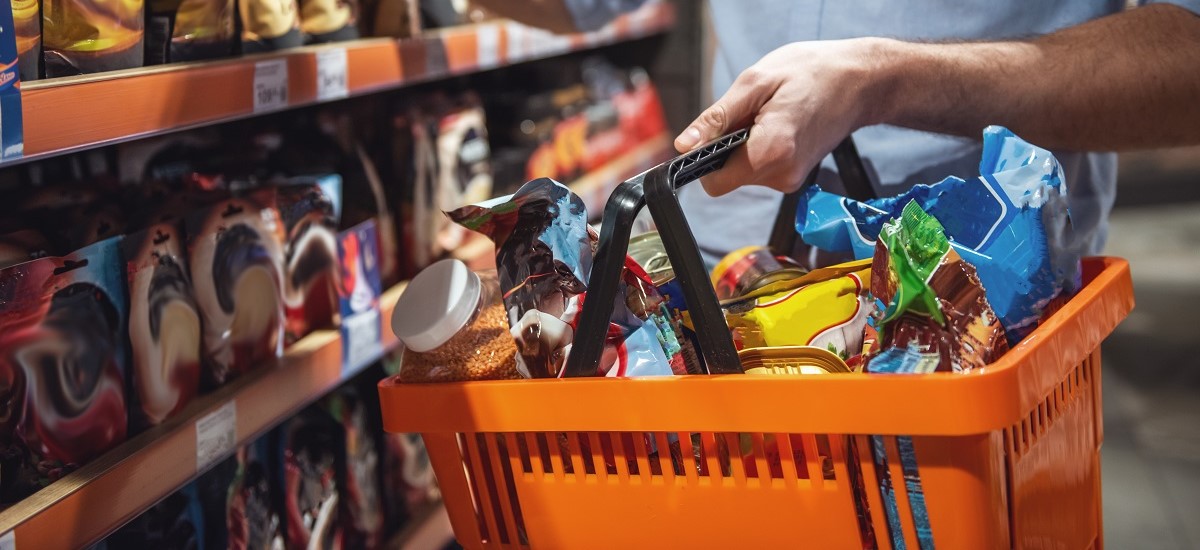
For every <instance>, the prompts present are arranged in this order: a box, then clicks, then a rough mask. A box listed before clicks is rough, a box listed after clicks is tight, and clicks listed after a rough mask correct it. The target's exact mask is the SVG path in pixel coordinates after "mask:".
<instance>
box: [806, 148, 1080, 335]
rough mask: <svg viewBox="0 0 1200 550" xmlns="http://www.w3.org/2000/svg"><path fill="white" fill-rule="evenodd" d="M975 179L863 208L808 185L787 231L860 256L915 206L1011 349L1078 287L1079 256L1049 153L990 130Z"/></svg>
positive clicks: (918, 190) (1060, 175) (1055, 164)
mask: <svg viewBox="0 0 1200 550" xmlns="http://www.w3.org/2000/svg"><path fill="white" fill-rule="evenodd" d="M979 173H980V174H983V175H982V176H980V177H978V178H975V179H972V180H962V179H959V178H956V177H948V178H946V179H945V180H943V181H941V182H940V183H937V184H934V185H918V186H916V187H913V188H912V189H910V190H909V191H907V192H905V193H903V194H901V195H899V196H896V197H892V198H886V199H873V200H869V201H866V202H858V201H853V200H850V199H847V198H845V197H839V196H836V195H833V194H830V193H826V192H823V191H821V190H820V189H819V188H817V187H815V186H814V187H812V188H810V189H809V190H808V191H807V192H806V193H805V194H804V195H802V197H801V200H800V205H799V207H798V208H797V210H796V229H797V231H799V232H800V235H801V237H802V238H803V239H804V242H806V243H809V244H811V245H813V246H816V247H818V248H821V249H823V250H830V251H835V252H853V253H854V255H855V256H856V257H858V258H860V259H861V258H869V257H871V256H872V255H873V254H874V253H875V239H876V237H877V236H878V235H879V232H880V230H881V229H882V227H883V224H884V223H885V222H887V221H888V220H890V219H892V218H894V217H899V216H900V213H901V211H902V210H903V208H904V207H905V205H907V204H908V202H909V201H916V202H917V204H918V205H919V206H920V207H921V208H922V209H923V210H925V211H926V212H928V213H929V214H930V215H932V216H933V217H935V218H937V219H938V220H939V221H940V222H941V224H942V225H943V226H944V227H945V231H946V235H947V237H949V238H950V246H952V247H953V248H954V249H955V250H956V251H957V252H958V254H959V255H960V256H962V258H963V259H964V260H966V261H967V262H968V263H970V264H971V265H973V266H975V268H976V269H977V270H978V275H979V279H980V281H981V282H982V283H983V287H984V288H985V289H986V290H987V299H988V301H989V302H990V303H991V304H992V307H993V308H995V311H996V314H997V315H999V317H1000V322H1001V324H1003V325H1004V328H1005V330H1006V331H1007V336H1008V341H1009V343H1010V344H1016V343H1017V342H1018V341H1020V340H1021V338H1023V337H1024V336H1025V335H1026V334H1028V333H1029V332H1030V331H1032V330H1033V328H1034V327H1036V326H1037V323H1038V322H1039V320H1040V319H1041V317H1042V314H1043V312H1044V308H1045V305H1046V304H1047V303H1049V302H1050V300H1051V299H1053V298H1054V297H1056V296H1058V295H1059V294H1060V293H1062V292H1067V293H1070V292H1074V291H1075V290H1076V289H1078V288H1079V286H1080V274H1081V272H1080V264H1079V260H1080V256H1081V251H1080V250H1079V249H1078V244H1075V243H1076V239H1075V238H1074V230H1073V228H1072V225H1071V218H1070V215H1069V214H1068V212H1067V189H1066V184H1065V182H1064V179H1063V173H1062V167H1061V166H1059V164H1058V161H1057V160H1056V159H1055V158H1054V156H1053V155H1052V154H1051V153H1050V152H1049V151H1047V150H1045V149H1042V148H1040V147H1037V146H1034V145H1031V144H1029V143H1026V142H1025V141H1023V140H1021V138H1019V137H1017V136H1016V135H1014V134H1013V133H1012V132H1009V131H1008V130H1006V129H1004V128H1001V127H999V126H989V127H988V128H986V129H984V132H983V157H982V159H981V160H980V163H979Z"/></svg>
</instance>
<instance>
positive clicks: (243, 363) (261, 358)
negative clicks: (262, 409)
mask: <svg viewBox="0 0 1200 550" xmlns="http://www.w3.org/2000/svg"><path fill="white" fill-rule="evenodd" d="M274 192H275V190H274V189H263V190H260V191H257V192H255V193H253V194H251V195H248V196H246V197H244V198H235V199H229V200H225V201H221V202H218V203H215V204H213V205H211V206H209V207H207V208H203V209H201V210H199V211H196V212H193V213H192V214H191V215H189V216H188V218H187V226H186V227H187V230H186V231H187V236H188V265H189V267H190V268H191V273H192V284H193V287H194V289H195V296H196V305H197V306H198V307H199V309H200V315H201V319H202V326H203V327H204V337H203V342H204V350H205V360H206V368H205V370H204V378H203V381H204V383H205V384H206V385H207V386H209V387H218V386H220V385H222V384H224V383H226V382H228V381H229V380H231V379H233V378H234V377H236V376H237V375H239V374H241V373H243V372H246V371H248V370H250V369H251V368H254V367H259V366H263V365H266V364H269V363H271V362H272V361H273V360H274V359H275V358H277V357H279V356H280V355H282V353H283V339H284V317H285V315H284V308H283V248H284V244H283V240H284V227H283V222H282V221H281V220H280V218H279V212H278V211H277V210H275V207H274V206H272V205H273V204H274V202H275V197H274Z"/></svg>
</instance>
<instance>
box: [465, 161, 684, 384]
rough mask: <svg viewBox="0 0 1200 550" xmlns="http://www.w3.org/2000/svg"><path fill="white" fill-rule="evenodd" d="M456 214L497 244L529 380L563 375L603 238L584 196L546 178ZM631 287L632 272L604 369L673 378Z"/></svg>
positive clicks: (523, 368) (524, 371)
mask: <svg viewBox="0 0 1200 550" xmlns="http://www.w3.org/2000/svg"><path fill="white" fill-rule="evenodd" d="M449 215H450V217H451V219H453V220H454V221H456V222H458V223H459V224H461V225H463V226H464V227H466V228H467V229H472V230H475V231H479V232H481V233H483V234H485V235H487V236H488V237H490V238H491V239H492V240H493V241H494V242H495V243H496V265H497V272H498V274H499V276H500V290H501V291H502V292H503V293H504V305H505V308H506V309H507V310H508V321H509V326H511V327H512V334H513V338H515V339H516V340H517V348H518V349H519V350H520V355H519V356H518V361H517V368H518V370H519V371H520V372H521V374H522V375H523V376H526V377H530V378H548V377H556V376H559V375H560V374H561V372H562V367H563V365H564V364H565V363H566V358H567V354H568V353H569V352H570V348H571V343H572V342H573V341H574V338H575V324H576V322H577V316H578V314H579V311H580V308H581V307H582V305H583V300H584V295H585V293H586V291H587V280H588V277H589V275H590V274H591V269H592V248H593V246H594V243H595V242H596V240H597V236H596V234H595V233H594V232H592V231H591V228H589V227H588V225H587V212H586V211H585V209H584V207H583V201H582V200H580V198H579V197H578V196H576V195H575V194H574V193H572V192H571V191H570V190H569V189H567V188H566V186H564V185H562V184H561V183H558V182H556V181H554V180H551V179H547V178H541V179H536V180H533V181H531V182H529V183H526V184H525V185H523V186H521V188H520V189H519V190H518V191H517V193H516V194H514V195H511V196H508V197H502V198H499V199H494V200H491V201H488V202H486V203H482V204H479V205H472V206H466V207H463V208H460V209H458V210H455V211H453V212H450V213H449ZM635 279H636V277H635ZM629 284H630V277H629V271H628V270H626V276H625V278H624V281H623V283H622V288H620V289H619V291H618V292H617V294H616V297H615V298H614V300H616V302H617V303H616V304H615V309H614V311H613V315H612V322H611V324H610V325H609V331H608V335H607V340H606V344H607V347H606V350H605V353H604V355H603V357H602V359H601V362H600V367H599V372H598V373H597V374H604V375H607V376H648V375H669V374H671V367H670V364H669V362H668V361H667V359H666V357H665V354H664V353H663V351H662V347H661V345H659V344H658V343H657V339H658V337H657V335H655V334H654V333H652V332H651V330H652V325H649V324H647V323H645V322H644V321H643V319H642V318H641V317H639V316H637V315H636V314H635V313H633V312H631V311H630V308H629V305H628V302H627V298H628V297H629V296H630V292H631V291H630V289H629V288H628V285H629ZM640 290H641V289H638V290H637V291H634V292H638V291H640ZM622 344H624V345H622ZM651 344H653V345H651Z"/></svg>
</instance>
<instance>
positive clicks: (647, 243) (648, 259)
mask: <svg viewBox="0 0 1200 550" xmlns="http://www.w3.org/2000/svg"><path fill="white" fill-rule="evenodd" d="M629 257H630V259H632V260H633V261H634V262H636V263H637V264H638V265H639V266H641V268H642V269H643V270H645V272H646V275H647V276H649V277H650V282H651V283H653V284H654V286H655V288H656V289H657V290H658V293H659V294H660V295H661V296H662V297H663V306H662V313H661V315H660V317H659V318H658V320H659V326H660V327H661V328H663V335H664V338H665V339H667V340H668V341H669V340H672V339H673V340H674V342H675V344H677V345H678V347H679V351H678V358H679V360H680V361H682V363H683V372H681V371H680V370H679V368H678V365H677V364H676V363H675V361H676V359H675V357H676V356H675V351H674V346H672V345H671V344H670V343H668V344H667V346H666V347H667V348H668V349H667V350H666V351H667V356H668V357H671V361H672V365H671V368H672V370H673V371H674V372H675V374H684V373H688V374H704V373H706V372H708V371H707V370H706V369H705V368H704V359H703V356H701V355H700V353H699V352H698V351H697V350H699V347H700V343H699V340H698V339H697V338H696V332H695V331H694V330H692V327H691V326H690V325H689V322H690V318H689V317H688V307H687V299H686V298H684V296H683V283H681V282H680V281H679V280H678V279H676V278H675V270H674V268H672V267H671V259H670V258H669V257H667V250H666V248H665V247H664V246H663V243H662V237H661V236H660V235H659V234H658V232H657V231H650V232H647V233H642V234H641V235H636V236H634V237H632V238H630V239H629ZM667 329H669V331H668V330H667Z"/></svg>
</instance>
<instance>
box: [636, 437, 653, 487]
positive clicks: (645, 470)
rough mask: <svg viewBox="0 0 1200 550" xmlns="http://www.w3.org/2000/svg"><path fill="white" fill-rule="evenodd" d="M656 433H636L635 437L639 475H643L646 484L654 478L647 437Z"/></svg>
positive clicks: (643, 481) (643, 482)
mask: <svg viewBox="0 0 1200 550" xmlns="http://www.w3.org/2000/svg"><path fill="white" fill-rule="evenodd" d="M656 435H658V434H634V437H633V454H634V456H635V457H636V458H637V471H638V476H639V477H641V479H642V484H644V485H649V484H650V483H651V480H652V479H653V478H652V477H651V475H652V472H651V471H650V457H649V453H648V452H647V451H646V439H647V438H650V437H654V436H656Z"/></svg>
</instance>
